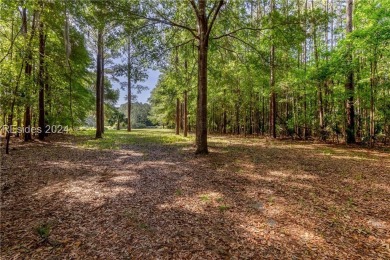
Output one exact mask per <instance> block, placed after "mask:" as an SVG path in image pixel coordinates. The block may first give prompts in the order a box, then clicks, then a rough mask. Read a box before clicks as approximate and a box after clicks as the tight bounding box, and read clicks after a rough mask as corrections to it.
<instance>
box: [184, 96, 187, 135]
mask: <svg viewBox="0 0 390 260" xmlns="http://www.w3.org/2000/svg"><path fill="white" fill-rule="evenodd" d="M187 135H188V97H187V90H185V91H184V137H187Z"/></svg>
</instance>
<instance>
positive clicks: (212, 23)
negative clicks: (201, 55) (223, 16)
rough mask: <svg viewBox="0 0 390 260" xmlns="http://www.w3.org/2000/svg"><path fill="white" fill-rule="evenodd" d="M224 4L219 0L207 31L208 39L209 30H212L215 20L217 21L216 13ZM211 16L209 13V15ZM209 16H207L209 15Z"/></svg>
mask: <svg viewBox="0 0 390 260" xmlns="http://www.w3.org/2000/svg"><path fill="white" fill-rule="evenodd" d="M224 4H225V1H224V0H219V3H218V7H217V9H216V10H215V12H214V15H213V19H212V20H211V22H210V25H209V26H208V27H209V28H208V29H207V33H206V37H209V35H210V32H211V29H212V28H213V25H214V23H215V20H216V19H217V16H218V13H219V11H220V10H221V7H222V6H223V5H224ZM210 14H211V13H210ZM210 14H209V15H210Z"/></svg>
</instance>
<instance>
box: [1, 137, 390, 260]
mask: <svg viewBox="0 0 390 260" xmlns="http://www.w3.org/2000/svg"><path fill="white" fill-rule="evenodd" d="M88 138H89V137H86V136H79V137H72V136H69V137H65V138H63V139H61V140H56V141H55V142H54V141H53V142H50V143H39V142H35V143H33V144H29V145H22V144H19V145H17V146H16V150H14V151H13V152H12V155H10V156H5V155H3V165H2V175H1V181H2V197H1V200H2V201H1V202H2V203H1V256H2V258H4V259H12V258H14V259H18V258H33V259H51V258H52V259H57V258H93V257H96V258H99V259H126V258H129V259H133V258H136V259H139V258H141V257H143V258H159V259H160V258H162V259H172V258H174V259H180V258H186V259H187V258H206V259H217V258H221V259H225V258H244V259H262V258H273V259H292V258H312V259H317V258H342V259H345V258H349V259H352V258H376V259H377V258H382V259H385V258H386V257H389V252H390V251H389V243H390V240H389V239H390V231H389V227H390V226H389V224H390V223H389V219H390V209H389V207H388V205H389V196H390V188H389V185H390V175H389V164H390V159H389V154H388V153H385V152H380V151H376V152H372V151H367V150H363V149H357V150H353V149H345V148H342V147H340V146H337V147H333V146H327V145H313V144H308V143H286V142H277V141H274V142H270V141H268V140H265V139H261V140H259V139H256V140H252V141H247V140H245V141H243V140H241V139H237V138H235V139H234V138H232V139H226V138H225V139H219V138H214V139H212V140H211V149H210V150H211V154H210V155H209V156H202V157H196V156H195V155H193V152H194V148H193V147H192V145H191V144H190V143H188V142H187V143H186V142H183V143H181V144H179V145H177V144H174V143H173V142H170V141H167V142H164V141H161V140H160V141H159V140H157V139H156V138H158V137H148V136H144V137H142V136H137V137H134V139H133V140H132V141H127V142H125V143H124V144H122V143H121V144H120V145H118V143H116V144H115V147H116V148H119V149H115V150H106V149H103V150H98V149H90V148H87V147H88V146H87V147H85V146H80V145H79V144H85V143H86V142H87V143H88V142H89V141H90V143H92V144H93V142H95V141H94V140H92V139H91V140H89V139H88ZM137 138H145V140H141V141H140V139H137ZM125 139H126V138H125V137H124V136H122V137H120V139H119V140H125ZM137 140H138V141H137ZM167 140H169V139H167ZM97 142H98V141H97ZM91 146H92V145H91ZM105 147H106V146H105Z"/></svg>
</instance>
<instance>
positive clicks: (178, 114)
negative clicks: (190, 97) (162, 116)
mask: <svg viewBox="0 0 390 260" xmlns="http://www.w3.org/2000/svg"><path fill="white" fill-rule="evenodd" d="M175 129H176V134H177V135H178V134H180V100H179V98H177V99H176V123H175Z"/></svg>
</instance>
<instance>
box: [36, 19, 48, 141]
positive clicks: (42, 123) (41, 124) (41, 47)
mask: <svg viewBox="0 0 390 260" xmlns="http://www.w3.org/2000/svg"><path fill="white" fill-rule="evenodd" d="M44 30H45V29H44V24H43V22H42V21H41V22H40V25H39V73H38V82H39V128H40V130H41V131H40V132H38V138H39V140H43V139H45V130H46V129H45V75H44V71H45V41H46V37H45V32H44Z"/></svg>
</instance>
